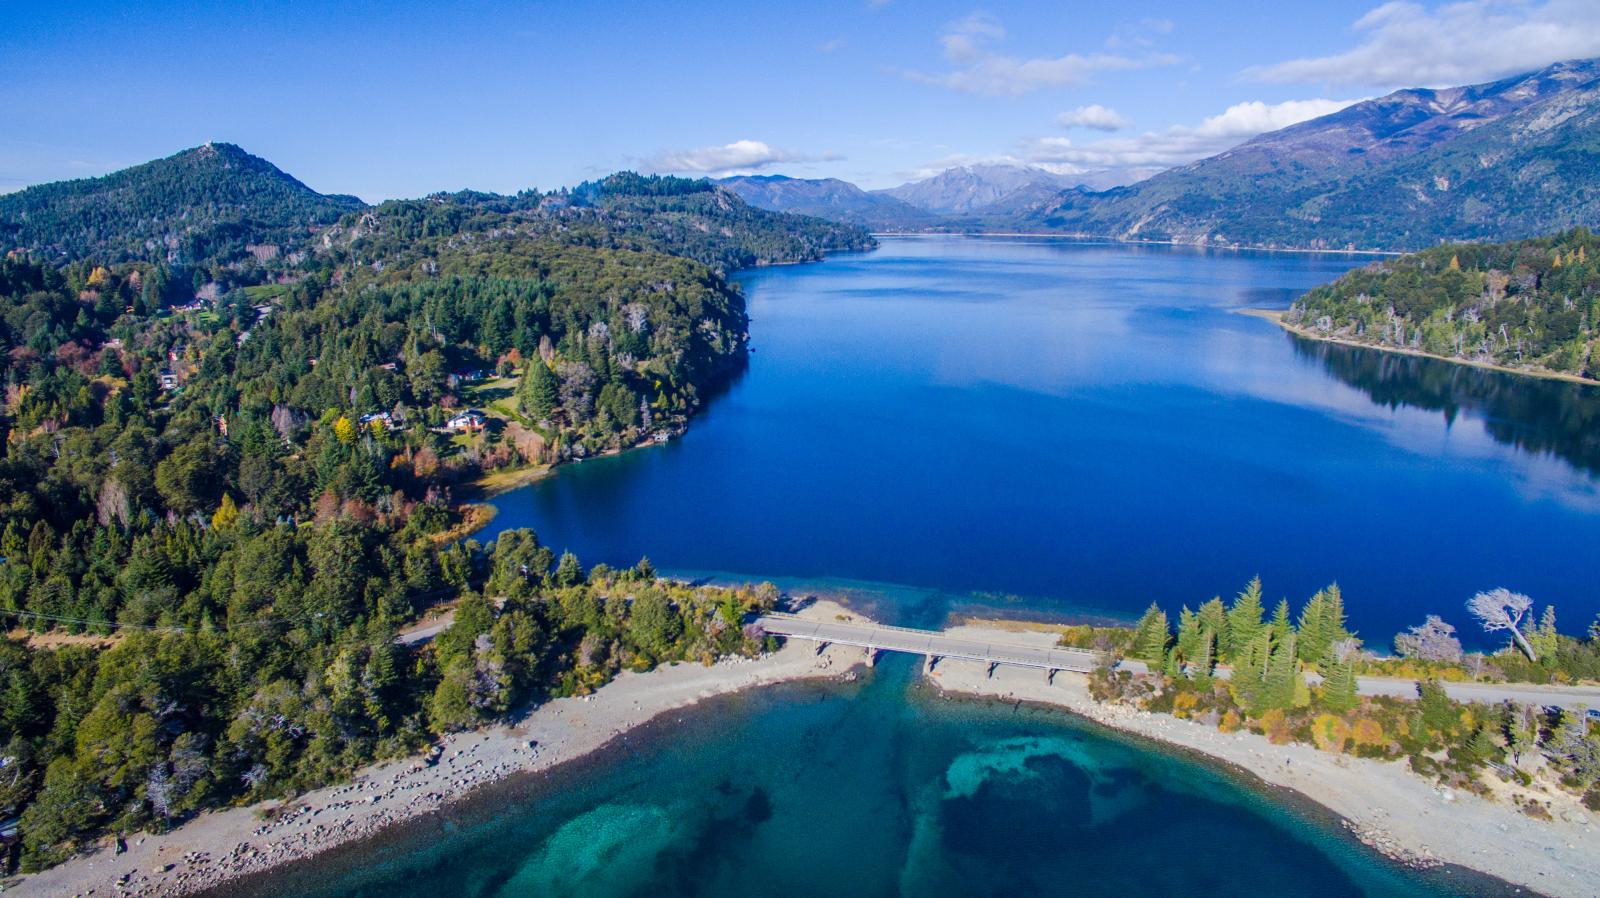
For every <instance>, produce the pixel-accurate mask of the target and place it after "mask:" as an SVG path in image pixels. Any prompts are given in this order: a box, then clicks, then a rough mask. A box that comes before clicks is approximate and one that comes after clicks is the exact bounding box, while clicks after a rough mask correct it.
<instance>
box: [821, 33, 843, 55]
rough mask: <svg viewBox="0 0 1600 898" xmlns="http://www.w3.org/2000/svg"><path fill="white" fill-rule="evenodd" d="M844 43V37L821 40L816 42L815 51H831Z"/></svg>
mask: <svg viewBox="0 0 1600 898" xmlns="http://www.w3.org/2000/svg"><path fill="white" fill-rule="evenodd" d="M844 44H845V40H844V38H842V37H836V38H834V39H833V40H828V41H823V42H822V43H820V44H818V45H817V52H818V53H823V54H828V53H833V52H834V51H836V50H838V49H840V48H841V47H843V46H844Z"/></svg>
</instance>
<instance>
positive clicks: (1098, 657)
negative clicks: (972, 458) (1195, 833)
mask: <svg viewBox="0 0 1600 898" xmlns="http://www.w3.org/2000/svg"><path fill="white" fill-rule="evenodd" d="M756 623H757V624H760V625H761V628H762V629H764V630H766V631H767V632H768V633H771V634H773V635H774V636H784V637H787V638H789V639H802V640H806V641H809V642H814V643H816V644H817V652H818V653H821V652H822V650H823V649H825V648H827V647H828V646H830V645H842V646H851V647H855V648H860V649H861V650H862V651H863V652H865V653H866V662H867V665H868V666H869V667H870V666H871V665H872V664H873V663H874V662H875V661H876V660H877V657H878V653H879V652H903V653H905V654H909V655H922V656H923V657H925V658H927V659H928V662H927V663H928V669H929V670H932V669H933V668H934V666H935V665H937V664H938V663H939V661H941V660H943V659H945V658H954V659H956V660H958V661H975V662H978V663H980V664H986V665H988V668H989V676H991V677H992V676H994V672H995V668H997V667H1000V666H1001V665H1007V666H1011V667H1030V668H1033V669H1035V670H1042V671H1044V672H1045V677H1046V679H1047V680H1048V681H1049V682H1051V683H1054V682H1055V676H1056V673H1057V672H1058V671H1063V670H1067V671H1073V672H1075V673H1088V672H1089V671H1091V670H1094V668H1095V666H1096V665H1098V664H1103V663H1105V659H1106V658H1107V656H1106V655H1105V654H1104V653H1101V652H1096V651H1093V650H1090V649H1068V648H1044V647H1041V646H1029V645H1017V644H1015V643H1008V642H997V641H993V640H979V639H968V638H963V637H960V636H951V635H948V634H946V633H941V632H939V631H936V630H912V629H908V628H906V627H888V626H884V625H882V624H874V623H855V622H849V621H825V620H815V619H812V618H807V617H800V616H798V615H793V614H784V613H782V612H777V611H772V612H768V613H766V614H763V615H761V616H760V617H758V618H757V619H756ZM1116 666H1117V667H1118V668H1119V669H1121V670H1128V671H1132V672H1134V673H1144V672H1146V670H1147V666H1146V665H1145V663H1144V662H1143V661H1133V660H1127V659H1124V660H1121V661H1118V662H1117V664H1116ZM1232 673H1233V672H1232V671H1230V670H1229V669H1228V668H1226V667H1219V668H1217V669H1216V671H1215V675H1216V676H1217V677H1218V678H1220V679H1227V678H1228V677H1229V676H1231V675H1232ZM1321 680H1322V678H1321V677H1319V676H1317V675H1316V674H1314V673H1307V674H1306V681H1307V682H1308V683H1309V684H1311V685H1313V686H1315V685H1317V684H1318V683H1320V682H1321ZM1439 685H1440V686H1442V687H1443V688H1444V691H1445V694H1446V695H1448V696H1450V697H1451V698H1452V699H1455V700H1456V701H1458V702H1476V703H1480V704H1491V705H1493V704H1500V703H1502V702H1507V701H1509V702H1515V703H1517V704H1525V705H1537V706H1542V707H1546V708H1565V709H1568V710H1575V709H1578V708H1585V709H1594V708H1600V686H1541V685H1533V684H1528V683H1458V682H1451V681H1449V680H1446V681H1443V682H1441V683H1440V684H1439ZM1356 691H1357V693H1359V694H1361V695H1371V696H1380V695H1386V696H1392V697H1394V698H1402V699H1414V698H1416V696H1417V681H1416V680H1411V679H1405V678H1401V677H1366V676H1363V677H1357V678H1356Z"/></svg>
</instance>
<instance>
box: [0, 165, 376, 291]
mask: <svg viewBox="0 0 1600 898" xmlns="http://www.w3.org/2000/svg"><path fill="white" fill-rule="evenodd" d="M365 206H366V203H364V202H363V201H362V200H360V199H359V198H357V197H354V196H348V195H341V194H323V193H318V192H317V191H315V190H312V189H311V188H310V187H307V186H306V185H305V184H304V183H302V182H301V181H299V180H298V179H296V178H294V177H293V176H292V175H289V174H288V173H287V172H284V171H283V170H282V169H280V168H278V167H277V166H276V165H273V164H272V163H271V162H268V161H267V160H266V159H263V158H261V157H259V156H255V155H252V154H250V153H248V152H246V151H245V150H243V149H241V148H240V147H238V146H237V145H235V144H231V143H224V142H211V143H205V144H201V145H200V146H197V147H192V148H190V149H187V150H182V151H180V152H178V153H175V154H173V155H171V156H167V157H164V158H161V159H154V160H151V161H149V162H145V163H141V164H139V165H135V166H130V167H128V168H125V169H120V170H118V171H114V172H111V173H109V174H106V175H101V176H98V177H94V178H79V179H75V180H69V181H54V182H50V183H47V184H38V185H34V186H31V187H26V188H23V189H22V190H19V191H16V192H13V193H8V194H5V195H3V196H0V243H4V244H7V245H10V246H12V247H16V248H22V249H27V250H30V251H33V252H38V253H42V254H44V255H46V256H49V257H53V258H56V259H58V260H67V261H70V260H75V259H81V258H90V257H93V258H97V259H100V260H103V261H108V262H122V261H135V260H138V261H162V262H192V261H196V260H198V259H201V258H217V257H221V258H227V259H234V258H240V257H242V256H244V255H246V254H247V250H246V246H247V244H248V243H249V242H250V241H252V240H254V241H264V242H267V243H279V242H287V241H289V240H292V239H294V238H295V237H296V236H303V235H304V234H305V233H306V232H307V228H308V227H318V226H323V225H328V224H332V223H333V222H335V221H337V220H338V219H339V217H340V216H342V215H343V214H345V213H346V212H350V211H354V210H356V209H360V208H364V207H365Z"/></svg>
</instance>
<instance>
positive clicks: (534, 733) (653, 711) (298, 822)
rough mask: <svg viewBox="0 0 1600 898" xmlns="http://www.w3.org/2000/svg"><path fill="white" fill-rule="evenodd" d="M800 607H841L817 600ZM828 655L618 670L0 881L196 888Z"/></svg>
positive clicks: (815, 671) (102, 890)
mask: <svg viewBox="0 0 1600 898" xmlns="http://www.w3.org/2000/svg"><path fill="white" fill-rule="evenodd" d="M805 613H806V614H818V615H826V616H828V617H832V616H833V615H834V614H838V613H844V612H843V609H842V608H839V607H838V606H836V605H833V604H832V603H828V602H818V603H816V604H814V605H812V606H811V607H810V608H809V609H807V611H806V612H805ZM833 655H834V653H833V652H828V653H825V654H823V655H820V656H819V655H818V654H817V653H816V649H815V646H812V645H808V644H806V643H802V642H798V641H795V642H791V643H789V644H788V645H786V646H784V647H783V648H782V649H781V650H779V651H777V652H774V653H772V654H770V655H766V656H763V657H760V658H754V659H729V660H725V661H722V662H719V663H717V664H715V665H713V666H710V667H706V666H704V665H700V664H689V663H685V664H675V665H672V666H669V667H662V668H658V669H656V670H653V671H650V672H649V673H643V674H637V673H623V674H621V675H620V676H618V677H617V679H615V680H614V681H612V682H611V683H608V684H607V685H605V686H604V687H602V688H601V689H599V690H597V691H596V692H595V693H594V694H593V695H590V696H586V697H582V698H565V699H557V700H555V701H551V702H548V703H546V704H544V705H541V706H540V707H538V708H537V709H535V710H533V711H532V712H531V713H529V714H527V715H526V716H524V717H522V718H521V719H520V720H517V721H515V722H513V723H510V724H507V725H501V726H496V727H491V728H487V729H482V730H475V731H472V732H467V733H457V734H454V735H452V736H449V737H447V738H446V739H444V740H443V745H444V751H443V754H442V755H441V756H440V759H439V762H438V763H437V764H436V765H435V766H433V767H425V766H421V765H419V763H418V760H417V759H416V758H408V759H405V760H402V761H394V762H388V763H383V764H377V765H373V766H371V767H368V768H366V769H364V770H362V771H361V772H360V773H359V774H358V775H357V776H356V777H355V778H354V779H353V780H352V781H350V782H349V783H346V784H343V785H338V786H330V787H328V788H325V789H319V790H317V791H315V792H311V793H308V794H305V795H302V796H299V797H298V798H294V799H289V800H287V801H282V802H278V801H269V802H263V803H261V804H258V805H255V806H252V807H247V808H231V809H228V810H223V811H214V812H210V813H206V814H202V815H200V816H198V817H196V818H195V819H193V820H190V821H189V822H187V823H185V824H184V825H183V826H180V827H178V828H177V829H175V830H173V831H172V832H169V833H166V834H164V835H148V834H137V835H133V836H130V837H129V838H128V840H127V844H128V850H127V851H126V852H124V853H123V854H121V855H117V854H115V853H114V852H113V851H112V850H111V849H110V848H109V847H102V848H101V849H99V850H98V851H95V852H94V853H91V854H86V855H82V856H80V857H77V858H74V859H73V860H70V861H67V862H66V863H64V864H61V865H59V866H57V867H53V868H51V869H49V870H46V871H44V872H42V873H38V874H35V875H32V876H28V877H25V878H24V879H22V880H21V882H20V883H18V884H16V885H14V886H13V887H11V888H7V889H6V890H5V891H6V894H7V895H21V896H41V898H44V896H49V898H66V896H73V898H85V896H93V898H101V896H130V898H132V896H143V898H156V896H178V895H191V894H195V893H197V892H201V891H204V890H205V889H209V888H212V887H214V886H217V885H219V884H221V883H223V882H225V881H228V880H232V879H235V878H237V877H240V876H244V875H247V874H253V873H259V872H261V871H263V870H267V869H270V868H272V867H276V866H278V865H280V864H286V863H289V862H292V861H298V860H303V859H305V858H308V857H311V856H313V855H316V854H318V853H320V852H323V851H326V850H328V849H330V848H333V847H335V846H338V845H341V844H344V843H346V842H350V841H353V840H356V839H360V838H364V837H367V836H370V835H372V834H374V833H375V832H377V831H378V830H380V829H383V828H385V827H387V826H391V825H393V824H395V823H398V822H400V821H403V820H408V819H411V818H414V817H418V816H421V815H423V814H427V813H429V812H431V811H435V810H438V809H439V808H441V807H443V806H445V805H447V804H450V803H452V802H454V801H457V800H460V799H462V798H464V797H466V796H467V795H468V794H469V793H471V792H472V791H473V790H475V789H477V788H478V787H481V786H484V785H486V784H489V783H493V782H495V781H497V780H501V779H504V778H505V777H508V776H510V775H512V774H514V773H521V772H525V771H527V772H537V771H540V770H546V769H548V768H551V767H554V766H556V765H557V764H561V763H563V762H565V761H570V760H572V759H574V758H579V757H582V756H584V755H586V754H589V753H590V752H593V751H595V750H597V749H599V748H601V747H603V746H604V745H606V744H607V743H609V742H611V741H612V740H613V739H615V738H616V737H618V736H620V735H621V734H622V733H624V732H626V731H627V730H630V729H633V728H635V727H638V726H641V725H643V724H645V723H648V722H649V721H650V720H651V719H652V718H654V717H656V716H657V715H660V714H663V713H666V712H668V711H672V710H675V709H679V708H683V707H687V706H689V705H692V704H695V703H696V702H699V701H701V700H703V699H708V698H712V697H713V696H717V695H724V694H727V693H731V692H737V691H740V690H743V689H750V688H753V687H757V686H766V685H771V684H774V683H782V682H789V681H794V680H804V679H817V678H824V677H830V676H836V675H840V674H842V673H843V672H844V671H845V670H846V669H847V668H849V667H850V666H852V665H853V663H854V662H855V661H856V660H857V659H856V658H855V657H854V655H853V654H852V655H849V656H841V658H840V659H835V658H834V657H832V656H833ZM268 814H270V816H267V815H268Z"/></svg>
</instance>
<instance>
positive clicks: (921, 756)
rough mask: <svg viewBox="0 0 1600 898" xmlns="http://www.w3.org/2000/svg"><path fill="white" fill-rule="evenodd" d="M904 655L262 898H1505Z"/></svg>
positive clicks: (702, 722) (529, 789)
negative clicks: (967, 691) (968, 687)
mask: <svg viewBox="0 0 1600 898" xmlns="http://www.w3.org/2000/svg"><path fill="white" fill-rule="evenodd" d="M914 671H915V668H914V666H913V665H912V664H910V663H908V662H907V661H906V660H905V659H889V660H888V661H887V662H886V663H884V664H882V665H880V667H879V668H878V669H877V670H876V671H874V672H872V673H871V674H869V675H868V676H867V677H866V678H864V680H863V681H862V682H859V683H856V684H851V685H832V686H810V685H795V686H789V687H775V688H773V689H769V690H765V691H758V692H753V693H749V694H745V695H741V696H735V697H732V698H728V699H723V700H718V701H715V702H712V703H709V704H707V705H704V706H701V707H699V708H696V709H692V710H691V711H688V712H684V713H682V714H678V715H675V716H674V718H673V719H671V720H668V721H663V722H661V723H660V724H658V725H654V726H652V727H649V728H646V729H645V730H643V731H638V732H635V733H634V734H632V735H631V736H630V738H629V740H628V742H627V743H626V744H625V745H622V746H620V747H618V748H616V749H615V750H609V751H607V752H605V753H604V754H603V755H602V756H601V757H599V758H597V759H594V760H591V761H587V762H580V763H579V764H577V765H572V766H569V767H567V768H563V769H561V770H559V771H558V772H557V773H556V774H555V775H553V776H551V777H549V778H548V779H540V780H534V781H525V782H522V783H519V784H513V785H509V786H507V787H506V788H503V789H500V790H497V791H496V792H494V793H493V794H492V796H490V797H487V798H485V799H483V800H480V801H477V802H475V803H474V804H473V805H472V806H471V807H470V808H468V809H465V810H461V811H456V812H452V813H451V814H449V815H443V816H439V817H436V818H430V819H429V820H426V821H422V822H420V823H417V824H414V825H413V826H411V827H410V828H409V829H408V830H405V831H403V832H402V833H399V834H396V835H394V836H391V837H388V838H386V839H385V840H384V841H382V842H379V843H374V844H368V845H364V846H360V847H358V848H356V849H353V850H346V851H343V852H341V853H340V854H339V855H338V856H337V857H335V858H333V859H331V860H326V861H321V862H318V863H316V864H314V865H307V866H303V867H301V868H300V869H298V870H294V871H291V872H289V873H287V874H275V875H274V876H273V877H272V878H271V879H269V880H265V881H261V882H257V883H253V884H251V886H250V887H248V888H246V889H242V890H236V892H239V893H242V894H249V895H262V896H266V895H284V894H296V895H308V896H324V898H335V896H338V898H357V896H361V898H368V896H370V898H410V896H419V898H420V896H440V895H449V896H463V898H465V896H474V898H480V896H481V898H490V896H495V898H524V896H544V895H562V896H568V895H570V896H627V895H640V896H645V895H649V896H677V895H685V896H687V895H695V896H730V898H731V896H746V895H847V896H853V895H860V896H890V895H905V896H919V895H952V896H955V895H1075V896H1108V898H1110V896H1115V898H1127V896H1135V895H1185V896H1193V895H1205V896H1228V895H1241V896H1252V898H1264V896H1280V895H1296V896H1319V898H1321V896H1327V898H1333V896H1385V898H1388V896H1394V898H1399V896H1444V895H1494V894H1498V893H1500V892H1501V891H1502V890H1501V889H1500V888H1497V887H1496V884H1493V883H1488V882H1485V881H1483V880H1481V879H1475V878H1471V877H1466V876H1463V875H1461V874H1459V873H1452V872H1438V871H1435V872H1430V873H1426V874H1420V873H1413V872H1409V871H1405V870H1401V869H1399V868H1396V867H1394V866H1393V865H1391V864H1389V863H1387V862H1385V861H1383V860H1382V859H1381V858H1379V857H1377V856H1376V855H1375V854H1373V853H1371V852H1369V851H1367V850H1366V849H1364V848H1362V847H1361V846H1360V845H1358V844H1357V843H1355V842H1354V841H1353V840H1352V839H1351V838H1349V837H1348V836H1347V835H1346V834H1344V833H1343V832H1342V830H1340V829H1338V828H1337V827H1336V826H1334V825H1332V824H1330V823H1329V822H1328V821H1327V820H1326V819H1324V818H1323V817H1322V816H1321V815H1319V814H1317V813H1315V812H1308V811H1303V810H1298V809H1293V808H1290V807H1287V806H1285V805H1284V804H1282V803H1281V802H1275V801H1272V800H1268V799H1267V798H1264V797H1262V796H1259V795H1256V794H1254V793H1252V792H1251V791H1250V790H1248V789H1246V788H1244V787H1242V786H1241V785H1239V783H1237V782H1235V781H1234V780H1233V779H1231V778H1230V777H1229V776H1227V775H1224V774H1221V773H1218V772H1215V771H1213V770H1211V769H1209V768H1207V767H1204V766H1201V765H1199V764H1197V763H1195V762H1192V761H1188V760H1185V759H1182V758H1178V757H1174V756H1172V755H1169V754H1166V753H1163V752H1160V751H1154V750H1151V749H1149V748H1148V747H1147V746H1144V745H1138V744H1133V743H1130V742H1127V741H1123V740H1121V739H1119V738H1116V737H1113V736H1110V735H1108V734H1106V733H1105V732H1104V731H1100V730H1096V729H1094V728H1092V727H1090V726H1088V725H1086V724H1083V723H1080V722H1077V721H1075V720H1073V719H1071V718H1069V717H1067V716H1066V715H1064V714H1061V713H1058V712H1054V711H1050V710H1046V709H1034V708H1027V707H1023V708H1013V707H1011V706H1008V705H1003V704H999V703H992V702H976V701H959V700H955V701H953V700H948V699H944V698H942V697H939V696H936V695H933V694H930V693H929V692H928V691H927V690H926V688H925V687H922V686H921V685H919V684H917V683H916V682H915V681H916V679H917V678H916V677H915V676H914Z"/></svg>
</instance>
